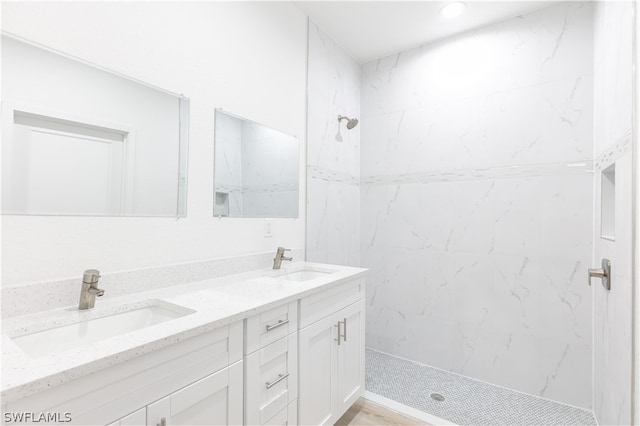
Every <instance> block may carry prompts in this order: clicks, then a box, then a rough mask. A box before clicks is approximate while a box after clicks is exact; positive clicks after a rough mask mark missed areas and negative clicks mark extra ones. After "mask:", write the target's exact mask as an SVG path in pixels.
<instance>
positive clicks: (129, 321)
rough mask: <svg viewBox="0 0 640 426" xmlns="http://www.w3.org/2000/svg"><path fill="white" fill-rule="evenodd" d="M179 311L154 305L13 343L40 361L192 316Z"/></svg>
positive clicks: (65, 327)
mask: <svg viewBox="0 0 640 426" xmlns="http://www.w3.org/2000/svg"><path fill="white" fill-rule="evenodd" d="M179 308H181V309H180V310H181V311H182V312H180V310H171V309H168V308H165V307H163V306H157V305H150V306H144V307H140V308H133V309H131V310H128V311H125V312H120V313H116V314H113V315H109V316H104V317H100V318H94V319H89V320H86V321H80V322H75V323H72V324H68V325H64V326H61V327H56V328H51V329H48V330H43V331H38V332H35V333H30V334H25V335H23V336H18V337H14V338H12V340H13V341H14V342H15V343H16V344H17V345H18V346H19V347H20V348H21V349H22V350H23V351H25V352H26V353H27V354H28V355H31V356H33V357H40V356H45V355H49V354H51V353H55V352H61V351H64V350H67V349H71V348H74V347H77V346H83V345H86V344H89V343H94V342H97V341H100V340H104V339H108V338H110V337H115V336H118V335H121V334H125V333H128V332H130V331H135V330H140V329H141V328H145V327H150V326H152V325H156V324H160V323H162V322H165V321H169V320H172V319H175V318H180V317H183V316H185V315H188V314H190V313H193V312H194V311H191V310H190V309H189V310H187V309H184V308H182V307H179Z"/></svg>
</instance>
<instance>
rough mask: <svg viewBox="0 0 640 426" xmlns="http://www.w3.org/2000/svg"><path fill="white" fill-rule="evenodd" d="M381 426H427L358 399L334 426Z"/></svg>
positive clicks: (373, 403) (365, 400)
mask: <svg viewBox="0 0 640 426" xmlns="http://www.w3.org/2000/svg"><path fill="white" fill-rule="evenodd" d="M382 425H427V423H424V422H422V421H420V420H417V419H414V418H413V417H407V416H405V415H404V414H400V413H398V412H397V411H393V410H390V409H388V408H385V407H383V406H382V405H379V404H376V403H375V402H371V401H369V400H368V399H364V398H360V399H359V400H358V401H357V402H356V403H355V404H353V406H352V407H351V408H349V410H347V412H346V413H345V414H344V416H342V417H340V420H338V422H337V423H336V426H382Z"/></svg>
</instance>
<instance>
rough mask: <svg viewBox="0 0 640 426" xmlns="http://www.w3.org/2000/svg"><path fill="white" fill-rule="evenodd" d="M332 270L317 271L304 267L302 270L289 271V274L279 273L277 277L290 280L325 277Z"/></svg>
mask: <svg viewBox="0 0 640 426" xmlns="http://www.w3.org/2000/svg"><path fill="white" fill-rule="evenodd" d="M330 273H331V272H327V271H317V270H310V269H304V270H302V271H295V272H289V273H287V274H282V275H278V276H277V277H276V278H277V279H279V280H289V281H309V280H313V279H316V278H320V277H324V276H326V275H328V274H330Z"/></svg>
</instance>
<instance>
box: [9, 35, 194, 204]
mask: <svg viewBox="0 0 640 426" xmlns="http://www.w3.org/2000/svg"><path fill="white" fill-rule="evenodd" d="M188 118H189V101H188V99H186V98H184V97H182V96H180V95H176V94H173V93H170V92H167V91H164V90H162V89H158V88H156V87H153V86H150V85H148V84H145V83H142V82H139V81H135V80H133V79H129V78H126V77H123V76H121V75H119V74H115V73H113V72H110V71H106V70H104V69H102V68H100V67H97V66H94V65H89V64H87V63H84V62H82V61H79V60H76V59H74V58H71V57H68V56H66V55H64V54H60V53H58V52H55V51H52V50H50V49H46V48H41V47H39V46H36V45H33V44H31V43H26V42H24V41H22V40H18V39H15V38H12V37H9V36H7V35H2V213H3V214H16V215H62V216H69V215H71V216H162V217H181V216H184V215H185V214H186V189H187V188H186V176H187V175H186V173H187V134H188V131H187V129H188Z"/></svg>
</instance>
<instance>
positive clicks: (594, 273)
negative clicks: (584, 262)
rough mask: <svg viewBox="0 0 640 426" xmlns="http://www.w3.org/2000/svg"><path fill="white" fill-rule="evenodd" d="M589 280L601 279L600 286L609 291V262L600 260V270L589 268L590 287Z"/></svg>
mask: <svg viewBox="0 0 640 426" xmlns="http://www.w3.org/2000/svg"><path fill="white" fill-rule="evenodd" d="M591 278H601V279H602V286H603V287H604V288H606V289H607V290H611V261H609V259H602V268H589V277H588V279H589V285H591Z"/></svg>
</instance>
